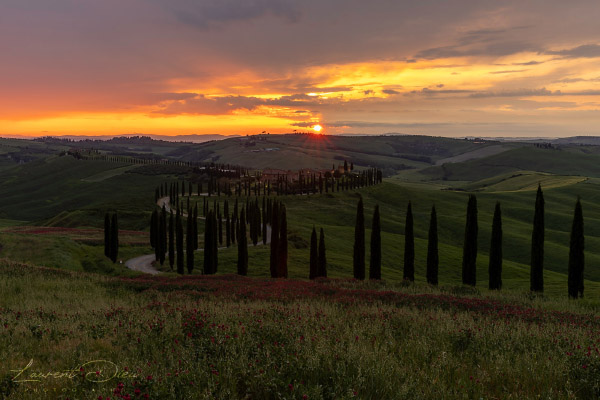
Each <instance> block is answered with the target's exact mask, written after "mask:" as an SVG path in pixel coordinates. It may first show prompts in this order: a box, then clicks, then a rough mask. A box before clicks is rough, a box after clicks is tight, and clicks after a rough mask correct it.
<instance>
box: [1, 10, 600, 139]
mask: <svg viewBox="0 0 600 400" xmlns="http://www.w3.org/2000/svg"><path fill="white" fill-rule="evenodd" d="M599 21H600V2H599V1H598V0H581V1H565V0H531V1H524V0H518V1H512V0H502V1H500V0H492V1H487V0H450V1H439V0H420V1H413V0H410V1H409V0H402V1H399V0H369V1H364V0H296V1H292V0H237V1H232V0H100V1H98V0H95V1H86V0H0V55H1V58H0V135H29V136H44V135H99V134H100V135H120V134H132V133H141V134H168V135H177V134H226V135H230V134H253V133H260V132H261V131H268V132H271V133H283V132H292V131H293V130H295V129H297V130H307V129H310V127H312V126H314V125H315V124H320V125H322V126H323V128H324V130H323V132H326V133H329V134H336V133H371V134H377V133H391V132H396V133H410V134H429V135H441V136H544V137H546V136H575V135H600V22H599Z"/></svg>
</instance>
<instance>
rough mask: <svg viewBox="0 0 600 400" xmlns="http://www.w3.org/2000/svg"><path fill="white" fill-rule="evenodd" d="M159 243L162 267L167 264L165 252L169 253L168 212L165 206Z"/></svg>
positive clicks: (162, 213) (160, 222)
mask: <svg viewBox="0 0 600 400" xmlns="http://www.w3.org/2000/svg"><path fill="white" fill-rule="evenodd" d="M158 242H159V243H158V248H159V253H158V261H159V262H160V265H163V264H164V263H165V252H166V251H167V212H166V211H165V207H164V206H163V209H162V212H161V214H160V217H159V224H158Z"/></svg>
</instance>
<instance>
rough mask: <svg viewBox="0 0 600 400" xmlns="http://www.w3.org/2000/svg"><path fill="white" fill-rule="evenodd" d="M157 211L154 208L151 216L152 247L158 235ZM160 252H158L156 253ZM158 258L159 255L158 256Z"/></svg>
mask: <svg viewBox="0 0 600 400" xmlns="http://www.w3.org/2000/svg"><path fill="white" fill-rule="evenodd" d="M106 216H107V217H108V214H106ZM156 218H157V212H156V209H154V211H152V217H151V218H150V246H151V247H152V248H155V247H156V236H157V233H158V232H157V231H158V229H157V223H156V222H157V219H156ZM156 254H158V252H157V253H156ZM157 259H158V257H157Z"/></svg>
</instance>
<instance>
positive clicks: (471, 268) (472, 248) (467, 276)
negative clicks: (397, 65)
mask: <svg viewBox="0 0 600 400" xmlns="http://www.w3.org/2000/svg"><path fill="white" fill-rule="evenodd" d="M477 230H478V226H477V198H476V197H475V195H469V202H468V204H467V222H466V224H465V241H464V244H463V261H462V282H463V283H464V284H465V285H471V286H475V284H476V283H477V269H476V267H477Z"/></svg>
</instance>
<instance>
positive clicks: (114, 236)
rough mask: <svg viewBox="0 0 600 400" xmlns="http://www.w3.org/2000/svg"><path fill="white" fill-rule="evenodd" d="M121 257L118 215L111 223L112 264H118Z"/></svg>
mask: <svg viewBox="0 0 600 400" xmlns="http://www.w3.org/2000/svg"><path fill="white" fill-rule="evenodd" d="M118 255H119V224H118V220H117V213H114V214H113V216H112V221H111V223H110V259H111V260H112V262H117V257H118Z"/></svg>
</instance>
